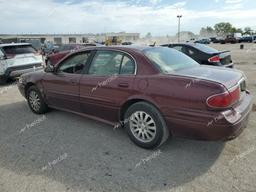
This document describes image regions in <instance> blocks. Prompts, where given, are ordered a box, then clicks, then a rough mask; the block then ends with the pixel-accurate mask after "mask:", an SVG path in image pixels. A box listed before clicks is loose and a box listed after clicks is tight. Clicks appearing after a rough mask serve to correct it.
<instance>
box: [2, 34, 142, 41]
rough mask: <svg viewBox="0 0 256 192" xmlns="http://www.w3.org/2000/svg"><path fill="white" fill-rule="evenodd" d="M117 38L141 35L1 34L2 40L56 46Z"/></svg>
mask: <svg viewBox="0 0 256 192" xmlns="http://www.w3.org/2000/svg"><path fill="white" fill-rule="evenodd" d="M114 36H117V37H119V38H120V39H122V41H136V40H138V39H139V38H140V34H139V33H125V32H121V33H102V34H0V40H1V39H8V40H9V42H10V43H11V42H12V41H14V42H15V41H17V40H19V42H20V41H22V40H32V39H37V40H40V41H41V43H44V42H52V43H54V44H69V43H86V42H94V41H97V42H103V41H105V40H106V38H110V37H114Z"/></svg>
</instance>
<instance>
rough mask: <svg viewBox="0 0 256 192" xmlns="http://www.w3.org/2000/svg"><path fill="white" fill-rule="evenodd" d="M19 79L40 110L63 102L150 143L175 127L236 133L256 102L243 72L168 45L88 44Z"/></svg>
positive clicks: (210, 136)
mask: <svg viewBox="0 0 256 192" xmlns="http://www.w3.org/2000/svg"><path fill="white" fill-rule="evenodd" d="M18 87H19V90H20V92H21V94H22V95H23V96H24V97H25V98H26V99H27V101H28V105H29V107H30V108H31V110H32V111H33V112H34V113H36V114H43V113H46V112H47V111H48V108H55V109H60V110H64V111H69V112H72V113H76V114H79V115H82V116H85V117H89V118H93V119H96V120H100V121H103V122H106V123H109V124H111V125H115V128H117V127H119V126H118V125H120V126H121V125H122V126H124V127H125V128H126V130H127V133H128V135H129V137H130V138H131V140H132V141H133V142H134V143H136V144H137V145H139V146H141V147H143V148H149V149H152V148H156V147H158V146H160V145H161V144H162V143H164V142H165V141H166V140H167V138H168V137H169V135H171V136H178V137H187V138H194V139H204V140H229V139H233V138H235V137H236V136H238V135H239V134H240V133H241V131H242V130H243V128H245V127H246V125H247V122H248V117H249V114H250V111H251V106H252V97H251V95H250V93H249V91H248V90H247V89H246V83H245V76H244V75H243V73H241V72H240V71H237V70H232V69H224V68H219V67H209V66H201V65H199V64H198V63H196V62H195V61H194V60H192V59H191V58H189V57H188V56H186V55H184V54H182V53H180V52H179V51H176V50H174V49H169V48H164V47H95V48H92V47H91V48H87V49H84V50H82V51H77V52H74V53H73V54H71V55H68V56H67V57H65V58H64V59H62V60H61V61H60V62H59V63H58V64H57V65H56V66H54V67H53V66H50V65H49V66H48V67H47V68H46V69H45V72H35V73H30V74H26V75H23V76H22V77H21V78H20V81H19V84H18ZM118 122H119V124H117V123H118Z"/></svg>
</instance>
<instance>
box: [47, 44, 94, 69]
mask: <svg viewBox="0 0 256 192" xmlns="http://www.w3.org/2000/svg"><path fill="white" fill-rule="evenodd" d="M90 46H96V44H95V43H83V44H63V45H61V46H60V47H58V48H57V49H55V50H53V53H51V54H48V55H47V56H46V57H45V63H46V65H55V64H56V63H57V62H58V61H60V60H61V59H62V58H64V57H65V56H66V55H68V54H69V53H71V52H72V51H76V50H79V49H83V48H85V47H90Z"/></svg>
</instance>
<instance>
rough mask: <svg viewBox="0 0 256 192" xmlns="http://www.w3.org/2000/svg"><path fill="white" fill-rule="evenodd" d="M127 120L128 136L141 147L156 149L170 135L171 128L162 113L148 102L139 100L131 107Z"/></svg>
mask: <svg viewBox="0 0 256 192" xmlns="http://www.w3.org/2000/svg"><path fill="white" fill-rule="evenodd" d="M125 120H126V121H125V122H126V123H125V124H124V126H125V129H126V132H127V134H128V136H129V137H130V139H131V140H132V141H133V142H134V143H135V144H136V145H138V146H139V147H142V148H145V149H155V148H157V147H159V146H161V145H162V144H163V143H164V142H165V141H166V140H167V139H168V137H169V130H168V129H167V126H166V124H165V121H164V119H163V117H162V115H161V114H160V112H159V111H158V110H157V109H156V108H155V107H154V106H153V105H151V104H149V103H147V102H138V103H135V104H133V105H132V106H131V107H129V108H128V110H127V111H126V113H125ZM150 122H151V123H150Z"/></svg>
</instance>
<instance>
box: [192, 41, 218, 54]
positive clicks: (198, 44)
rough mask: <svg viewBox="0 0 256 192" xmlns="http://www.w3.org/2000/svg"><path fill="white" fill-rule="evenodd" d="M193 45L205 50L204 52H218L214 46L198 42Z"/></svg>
mask: <svg viewBox="0 0 256 192" xmlns="http://www.w3.org/2000/svg"><path fill="white" fill-rule="evenodd" d="M192 46H193V47H195V48H197V49H199V50H201V51H203V52H205V53H209V54H212V53H218V52H219V51H218V50H216V49H214V48H211V47H209V46H206V45H203V44H200V43H195V44H193V45H192Z"/></svg>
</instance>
